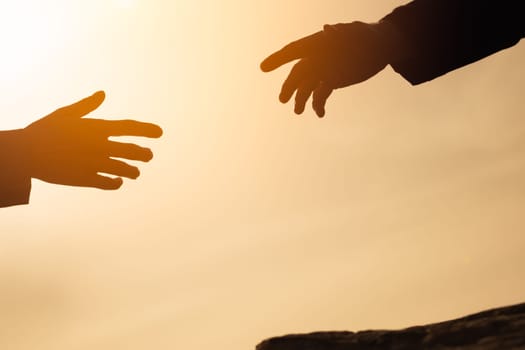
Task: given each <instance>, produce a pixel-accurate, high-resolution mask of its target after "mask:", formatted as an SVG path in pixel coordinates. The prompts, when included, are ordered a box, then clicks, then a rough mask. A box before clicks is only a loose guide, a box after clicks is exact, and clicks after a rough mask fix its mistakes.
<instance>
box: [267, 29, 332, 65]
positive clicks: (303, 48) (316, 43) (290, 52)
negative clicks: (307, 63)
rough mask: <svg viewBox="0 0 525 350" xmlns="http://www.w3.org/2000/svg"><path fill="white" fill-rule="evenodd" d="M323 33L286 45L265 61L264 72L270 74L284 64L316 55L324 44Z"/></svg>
mask: <svg viewBox="0 0 525 350" xmlns="http://www.w3.org/2000/svg"><path fill="white" fill-rule="evenodd" d="M323 37H324V34H323V31H319V32H317V33H314V34H312V35H309V36H306V37H304V38H301V39H299V40H296V41H294V42H291V43H290V44H288V45H286V46H285V47H283V48H282V49H280V50H279V51H277V52H274V53H273V54H271V55H270V56H268V57H267V58H265V59H264V61H262V63H261V70H262V71H263V72H270V71H272V70H274V69H276V68H279V67H280V66H282V65H283V64H286V63H288V62H291V61H293V60H297V59H299V58H303V57H307V56H310V55H312V54H314V53H316V52H317V51H318V50H319V48H320V46H321V43H322V42H323Z"/></svg>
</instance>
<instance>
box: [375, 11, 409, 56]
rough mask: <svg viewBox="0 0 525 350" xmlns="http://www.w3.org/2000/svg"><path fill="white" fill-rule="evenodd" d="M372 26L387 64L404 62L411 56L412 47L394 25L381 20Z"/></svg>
mask: <svg viewBox="0 0 525 350" xmlns="http://www.w3.org/2000/svg"><path fill="white" fill-rule="evenodd" d="M372 26H373V28H374V30H375V31H376V32H377V33H378V34H379V37H380V40H381V41H382V45H383V47H384V49H385V55H386V56H387V60H388V63H389V64H395V63H396V62H400V61H404V60H406V59H407V58H409V57H410V56H411V51H412V47H411V45H410V44H409V43H408V41H407V39H406V38H405V36H404V34H403V33H402V32H401V31H400V30H399V29H398V28H397V27H396V26H395V24H393V23H391V22H390V21H388V20H384V19H383V20H381V21H379V22H377V23H374V24H372Z"/></svg>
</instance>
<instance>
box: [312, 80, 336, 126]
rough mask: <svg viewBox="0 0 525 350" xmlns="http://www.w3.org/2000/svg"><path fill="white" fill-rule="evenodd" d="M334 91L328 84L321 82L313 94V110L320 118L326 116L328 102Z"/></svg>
mask: <svg viewBox="0 0 525 350" xmlns="http://www.w3.org/2000/svg"><path fill="white" fill-rule="evenodd" d="M332 91H334V90H333V89H332V88H331V87H330V86H329V85H328V84H326V83H323V82H321V84H319V86H318V87H317V88H316V89H315V90H314V92H313V94H312V108H313V109H314V111H315V113H316V114H317V116H318V117H319V118H322V117H324V115H325V105H326V100H328V97H330V95H331V94H332Z"/></svg>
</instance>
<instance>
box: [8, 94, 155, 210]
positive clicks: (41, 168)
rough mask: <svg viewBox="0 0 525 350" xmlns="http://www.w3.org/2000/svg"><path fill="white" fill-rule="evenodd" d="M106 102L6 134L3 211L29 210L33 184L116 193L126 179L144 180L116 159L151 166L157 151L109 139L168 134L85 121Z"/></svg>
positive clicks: (136, 125)
mask: <svg viewBox="0 0 525 350" xmlns="http://www.w3.org/2000/svg"><path fill="white" fill-rule="evenodd" d="M104 98H105V94H104V92H102V91H99V92H97V93H95V94H93V95H92V96H90V97H87V98H85V99H83V100H81V101H79V102H77V103H74V104H72V105H70V106H66V107H62V108H60V109H58V110H56V111H55V112H53V113H51V114H49V115H48V116H46V117H44V118H42V119H40V120H37V121H36V122H34V123H32V124H30V125H29V126H27V127H26V128H24V129H19V130H10V131H2V132H0V165H1V166H2V174H1V175H0V207H6V206H10V205H17V204H27V203H28V202H29V193H30V190H31V178H36V179H40V180H42V181H45V182H49V183H53V184H60V185H68V186H81V187H94V188H99V189H103V190H116V189H118V188H120V186H122V183H123V180H122V177H126V178H130V179H136V178H137V177H138V176H139V174H140V172H139V169H138V168H137V167H135V166H131V165H129V164H127V163H126V162H124V161H122V160H118V159H115V158H123V159H129V160H139V161H143V162H147V161H149V160H151V158H152V157H153V154H152V152H151V150H149V149H148V148H143V147H140V146H138V145H135V144H129V143H121V142H115V141H111V140H109V137H112V136H143V137H160V136H161V135H162V129H161V128H160V127H158V126H157V125H154V124H149V123H142V122H138V121H134V120H102V119H91V118H83V117H84V116H86V115H87V114H89V113H90V112H92V111H94V110H95V109H97V108H98V107H99V106H100V105H101V104H102V102H103V101H104ZM101 173H103V174H108V175H110V176H105V175H101Z"/></svg>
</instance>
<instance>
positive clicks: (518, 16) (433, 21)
mask: <svg viewBox="0 0 525 350" xmlns="http://www.w3.org/2000/svg"><path fill="white" fill-rule="evenodd" d="M524 15H525V2H524V1H516V0H500V1H489V0H415V1H412V2H411V3H409V4H407V5H405V6H401V7H398V8H397V9H395V10H394V11H393V12H392V13H391V14H389V15H387V16H386V17H384V18H383V19H382V20H381V22H380V24H381V23H382V24H381V25H382V26H383V27H385V28H386V30H387V34H386V35H390V34H388V28H387V27H390V28H395V29H394V31H395V33H394V34H393V36H394V38H397V40H399V41H400V42H401V43H402V44H403V45H401V46H402V47H401V48H400V50H399V51H400V52H399V53H398V54H397V56H394V57H393V59H392V62H391V66H392V67H393V68H394V70H396V71H397V72H398V73H400V74H401V75H402V76H403V77H405V78H406V79H407V80H408V81H410V82H411V83H412V84H419V83H422V82H425V81H428V80H431V79H434V78H436V77H438V76H440V75H443V74H445V73H447V72H449V71H451V70H454V69H457V68H460V67H462V66H465V65H467V64H469V63H472V62H475V61H477V60H480V59H482V58H484V57H486V56H489V55H491V54H493V53H495V52H497V51H500V50H503V49H505V48H508V47H511V46H513V45H515V44H516V43H517V42H519V41H520V39H521V38H522V37H523V36H525V23H524V20H523V16H524ZM395 42H396V41H394V43H395Z"/></svg>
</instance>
